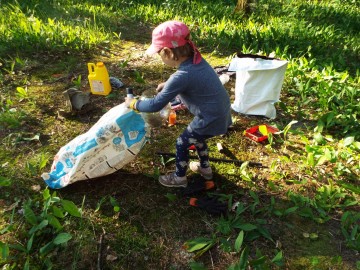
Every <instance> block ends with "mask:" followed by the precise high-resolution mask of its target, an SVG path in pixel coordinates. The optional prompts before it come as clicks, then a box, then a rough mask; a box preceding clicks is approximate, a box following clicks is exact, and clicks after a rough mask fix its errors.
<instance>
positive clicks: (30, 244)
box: [26, 234, 34, 253]
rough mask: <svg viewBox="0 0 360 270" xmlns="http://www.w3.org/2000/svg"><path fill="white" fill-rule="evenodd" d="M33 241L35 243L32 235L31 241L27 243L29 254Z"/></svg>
mask: <svg viewBox="0 0 360 270" xmlns="http://www.w3.org/2000/svg"><path fill="white" fill-rule="evenodd" d="M33 241H34V234H32V235H31V237H30V239H29V241H28V242H27V245H26V250H27V253H29V252H30V250H31V248H32V244H33Z"/></svg>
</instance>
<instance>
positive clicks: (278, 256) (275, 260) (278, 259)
mask: <svg viewBox="0 0 360 270" xmlns="http://www.w3.org/2000/svg"><path fill="white" fill-rule="evenodd" d="M282 260H283V254H282V251H279V252H278V253H277V254H276V255H275V257H274V258H273V259H272V260H271V262H273V263H275V264H276V265H278V266H280V265H282Z"/></svg>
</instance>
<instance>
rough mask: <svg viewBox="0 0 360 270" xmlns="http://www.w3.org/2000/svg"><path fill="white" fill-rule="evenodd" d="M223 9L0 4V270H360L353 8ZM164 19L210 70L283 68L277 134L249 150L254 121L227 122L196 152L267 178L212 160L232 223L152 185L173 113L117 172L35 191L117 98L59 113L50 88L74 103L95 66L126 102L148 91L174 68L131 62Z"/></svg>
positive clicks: (356, 10) (306, 4) (339, 4)
mask: <svg viewBox="0 0 360 270" xmlns="http://www.w3.org/2000/svg"><path fill="white" fill-rule="evenodd" d="M114 2H115V3H114ZM235 4H236V1H230V0H227V1H220V0H218V1H208V0H202V1H200V0H196V1H185V0H181V1H174V0H167V1H157V0H145V1H138V0H134V1H109V0H98V1H92V0H88V1H77V0H62V1H42V0H40V1H38V0H37V1H32V0H30V1H13V0H8V1H4V0H3V1H1V2H0V12H1V14H2V16H1V18H0V97H1V98H0V100H1V103H0V139H1V150H0V189H1V191H0V211H1V217H0V254H1V257H0V265H1V266H2V267H3V269H50V268H52V269H94V268H96V267H101V268H103V269H245V268H244V267H245V266H244V265H246V264H250V265H251V266H252V269H285V268H287V269H329V267H331V268H332V269H360V258H359V257H358V251H359V249H360V246H359V245H360V229H359V225H358V224H359V220H360V217H359V214H358V213H359V210H360V209H359V194H360V190H359V178H360V159H359V156H360V142H359V140H360V125H359V123H360V122H359V120H360V119H359V114H360V108H359V100H360V87H359V85H360V79H359V66H358V63H359V62H360V58H359V55H360V45H359V44H360V36H359V35H358V29H359V28H360V16H359V14H360V5H359V3H358V1H353V0H347V1H337V0H333V1H290V0H282V1H274V0H259V1H256V2H254V3H253V4H251V6H250V13H248V14H243V13H236V12H234V8H235ZM169 19H179V20H182V21H184V22H185V23H187V24H188V25H189V27H190V28H191V30H192V38H193V39H194V41H195V42H196V44H197V45H198V46H199V48H200V50H201V52H202V53H203V55H204V56H205V58H206V59H207V60H209V62H210V63H211V64H212V65H213V66H216V65H226V64H228V63H229V61H230V59H231V58H232V56H233V55H234V54H235V53H236V52H239V51H242V52H244V53H259V54H266V55H268V54H270V53H273V54H274V55H275V56H276V57H279V58H282V59H286V60H287V61H288V62H289V64H288V69H287V72H286V76H285V81H284V84H283V88H282V92H281V102H280V103H278V104H277V105H276V107H277V113H278V117H277V118H276V119H275V120H272V121H269V124H271V125H274V126H277V127H278V128H279V129H280V130H281V131H283V133H282V134H280V135H276V136H274V138H273V140H272V141H271V142H270V143H267V144H264V145H262V144H255V143H253V142H251V141H249V140H247V139H245V137H243V131H244V130H245V129H246V128H248V127H250V126H252V125H256V124H261V123H263V122H264V121H265V119H263V118H261V117H249V116H243V115H237V114H236V113H233V119H234V131H232V132H230V133H229V134H228V136H227V137H218V138H213V139H210V140H209V147H210V150H211V155H212V156H214V157H219V158H224V157H225V156H224V155H223V154H221V153H219V152H218V151H217V148H216V143H217V142H218V141H220V142H221V143H222V144H223V146H224V147H226V148H227V149H228V150H229V151H230V152H231V153H232V155H234V156H235V157H236V158H238V159H241V160H245V161H246V160H249V161H256V162H262V163H263V164H264V165H265V166H267V168H254V167H250V166H246V164H244V165H243V166H241V167H240V166H235V165H232V164H225V163H213V164H212V167H213V169H214V171H215V177H214V180H215V182H216V183H217V186H218V190H217V191H216V193H217V194H219V195H220V197H221V198H223V200H224V201H227V202H228V203H229V205H233V204H234V203H237V205H238V207H237V209H236V211H234V212H231V213H230V214H229V216H227V217H222V218H218V217H212V216H209V215H207V214H206V213H205V212H203V211H200V210H198V209H194V208H192V207H190V206H188V200H187V199H186V198H184V197H182V196H181V195H180V193H179V192H178V191H177V190H173V189H168V188H164V187H161V186H160V185H159V184H158V183H157V180H156V176H157V175H158V173H159V172H161V173H162V172H165V171H166V170H169V169H172V168H173V167H174V164H173V162H171V161H170V162H166V161H165V163H164V161H162V160H161V159H160V157H158V156H157V155H156V154H155V152H156V151H158V150H159V149H161V150H166V151H174V141H175V139H176V136H177V134H179V133H180V132H181V130H182V129H183V128H184V127H185V124H186V123H188V122H189V121H190V119H191V116H190V114H189V113H187V112H181V113H179V114H178V120H179V124H178V125H176V126H174V127H172V128H169V127H166V126H162V127H159V128H156V129H154V130H153V131H152V136H151V138H150V143H149V144H146V145H145V147H144V149H143V150H142V152H141V154H140V155H139V156H138V157H137V158H136V160H135V161H134V162H132V163H131V164H129V165H128V166H126V168H123V169H122V170H120V171H119V172H117V173H115V174H113V175H110V176H107V177H102V178H101V179H96V180H89V181H81V182H78V183H74V184H72V185H70V186H68V187H66V188H64V189H62V190H59V191H57V193H56V194H54V193H53V191H50V192H49V191H48V190H47V189H46V186H45V184H44V182H43V180H42V179H41V178H40V175H41V173H42V172H44V171H49V170H50V166H51V163H52V158H53V156H54V155H55V154H56V153H57V151H58V150H59V148H60V147H61V146H63V145H65V144H66V143H67V142H69V141H70V140H71V139H72V138H74V137H76V136H77V135H80V134H82V133H84V132H86V131H87V130H88V129H89V128H90V127H91V126H92V125H93V124H95V123H96V121H97V120H98V119H99V118H100V117H101V115H103V114H104V113H105V112H106V111H107V110H109V109H110V108H111V107H113V106H115V105H117V104H119V103H121V102H122V101H123V100H124V97H125V93H124V90H115V91H113V92H112V94H111V95H109V96H108V97H100V96H92V99H91V100H92V104H93V105H94V110H92V111H91V112H89V113H87V114H85V115H78V114H63V113H62V111H63V109H64V103H63V100H62V91H64V90H65V89H67V88H69V87H73V86H77V87H80V88H81V89H82V90H84V91H88V90H89V86H88V82H87V79H86V78H87V66H86V64H87V63H88V62H95V61H99V60H101V61H104V62H105V64H106V66H107V68H108V70H109V72H110V74H111V75H113V76H116V77H118V78H120V79H121V80H122V81H123V82H124V83H125V84H126V85H127V86H132V87H133V88H134V89H135V91H136V93H137V94H141V93H142V92H144V91H146V90H149V89H153V88H154V87H156V85H157V84H158V83H160V82H162V81H163V80H166V79H167V78H168V76H169V75H170V74H171V73H172V72H173V70H172V69H170V68H167V67H164V66H163V64H162V63H160V62H159V61H150V62H149V61H147V60H145V59H143V58H142V57H141V55H142V53H143V52H144V51H145V49H146V48H147V46H148V45H149V43H150V41H151V30H152V29H153V27H154V26H155V25H157V24H158V23H161V22H163V21H165V20H169ZM234 81H235V80H234V79H232V80H231V81H230V82H229V84H227V85H226V88H227V90H228V91H229V94H230V95H233V92H232V90H231V88H233V87H234ZM232 98H233V97H232ZM152 176H153V177H152ZM190 176H192V175H191V174H190ZM51 198H52V199H51ZM64 201H65V202H69V201H70V203H65V204H62V202H64ZM54 206H56V207H54ZM24 213H25V215H24ZM78 213H80V214H81V215H80V217H79V215H78ZM56 220H57V222H56ZM55 239H56V240H55ZM45 247H46V248H45ZM45 255H46V256H45Z"/></svg>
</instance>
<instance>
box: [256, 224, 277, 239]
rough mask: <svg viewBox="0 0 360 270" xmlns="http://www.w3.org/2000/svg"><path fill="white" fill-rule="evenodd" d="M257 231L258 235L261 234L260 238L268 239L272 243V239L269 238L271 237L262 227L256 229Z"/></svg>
mask: <svg viewBox="0 0 360 270" xmlns="http://www.w3.org/2000/svg"><path fill="white" fill-rule="evenodd" d="M257 230H258V231H259V233H261V235H262V236H264V237H265V238H266V239H268V240H270V241H272V242H274V239H272V237H271V235H270V233H269V231H268V230H267V229H266V228H264V227H260V226H259V227H258V228H257Z"/></svg>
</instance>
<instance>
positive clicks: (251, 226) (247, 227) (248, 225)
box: [237, 223, 257, 232]
mask: <svg viewBox="0 0 360 270" xmlns="http://www.w3.org/2000/svg"><path fill="white" fill-rule="evenodd" d="M237 228H238V229H241V230H244V231H245V232H248V231H253V230H255V229H257V226H256V225H254V224H251V223H245V224H240V225H238V226H237Z"/></svg>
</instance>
